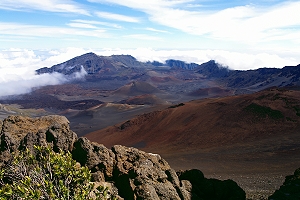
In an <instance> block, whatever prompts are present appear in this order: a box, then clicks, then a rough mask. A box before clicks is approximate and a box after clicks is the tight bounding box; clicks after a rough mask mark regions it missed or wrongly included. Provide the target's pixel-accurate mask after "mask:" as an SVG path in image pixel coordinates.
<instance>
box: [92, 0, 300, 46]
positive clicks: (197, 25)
mask: <svg viewBox="0 0 300 200" xmlns="http://www.w3.org/2000/svg"><path fill="white" fill-rule="evenodd" d="M90 1H91V2H98V3H103V2H106V3H113V4H118V5H121V6H125V7H130V8H132V9H136V10H139V11H142V12H144V13H147V14H148V17H149V19H150V20H151V21H152V22H155V23H159V24H161V25H165V26H168V27H172V28H176V29H178V30H181V31H183V32H186V33H189V34H193V35H199V36H205V37H210V38H214V39H221V40H232V41H238V42H243V43H247V44H255V43H258V42H265V41H266V40H268V41H278V40H279V41H289V40H293V41H295V42H298V40H297V37H296V35H300V28H299V27H300V12H299V10H300V2H299V1H285V2H284V3H278V4H276V5H273V6H267V7H264V6H260V5H257V4H251V5H244V6H236V7H230V8H224V9H222V10H220V9H219V10H217V9H213V10H208V9H207V8H203V9H201V7H199V8H198V9H197V10H195V11H190V10H189V9H184V8H185V7H186V6H189V5H190V4H191V3H192V2H193V1H189V0H186V1H185V0H182V1H167V0H154V1H147V2H145V1H139V0H123V1H118V0H90ZM184 5H185V6H184ZM291 27H293V28H291Z"/></svg>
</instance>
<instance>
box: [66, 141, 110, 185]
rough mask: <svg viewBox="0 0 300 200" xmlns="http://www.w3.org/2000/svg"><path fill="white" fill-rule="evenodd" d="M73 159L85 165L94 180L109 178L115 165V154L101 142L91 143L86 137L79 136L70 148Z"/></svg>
mask: <svg viewBox="0 0 300 200" xmlns="http://www.w3.org/2000/svg"><path fill="white" fill-rule="evenodd" d="M72 155H73V159H75V160H76V161H78V162H79V163H80V164H81V165H86V166H87V167H88V168H89V169H90V170H91V171H92V173H93V179H94V180H95V181H105V180H111V179H112V177H113V171H114V166H115V155H114V153H113V152H112V150H110V149H107V148H106V147H105V146H104V145H102V144H97V143H92V142H90V141H89V140H88V139H87V138H84V137H83V138H79V139H78V140H77V141H76V142H75V143H74V149H73V150H72Z"/></svg>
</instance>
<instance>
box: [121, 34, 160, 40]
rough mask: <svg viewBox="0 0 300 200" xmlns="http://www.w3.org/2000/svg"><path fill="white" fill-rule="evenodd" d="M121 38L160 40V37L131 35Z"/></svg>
mask: <svg viewBox="0 0 300 200" xmlns="http://www.w3.org/2000/svg"><path fill="white" fill-rule="evenodd" d="M123 38H131V39H137V40H156V41H157V40H162V39H161V38H160V37H156V36H151V35H146V34H132V35H124V36H123Z"/></svg>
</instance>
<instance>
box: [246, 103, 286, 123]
mask: <svg viewBox="0 0 300 200" xmlns="http://www.w3.org/2000/svg"><path fill="white" fill-rule="evenodd" d="M245 110H246V111H248V112H252V113H253V114H255V115H257V116H258V117H261V118H266V117H269V118H271V119H282V118H284V115H283V114H282V112H281V111H279V110H273V109H272V108H270V107H267V106H261V105H258V104H256V103H251V104H250V105H248V106H247V107H246V108H245Z"/></svg>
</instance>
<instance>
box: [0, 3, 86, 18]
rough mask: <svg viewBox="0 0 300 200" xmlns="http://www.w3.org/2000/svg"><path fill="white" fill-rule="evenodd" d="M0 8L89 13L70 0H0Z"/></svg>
mask: <svg viewBox="0 0 300 200" xmlns="http://www.w3.org/2000/svg"><path fill="white" fill-rule="evenodd" d="M0 8H1V9H7V10H16V11H18V10H22V11H24V10H28V11H31V10H41V11H48V12H59V13H76V14H81V15H90V13H89V11H87V10H86V9H84V8H83V6H82V5H80V4H78V3H76V2H75V1H72V0H39V1H34V0H14V1H11V0H1V1H0Z"/></svg>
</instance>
